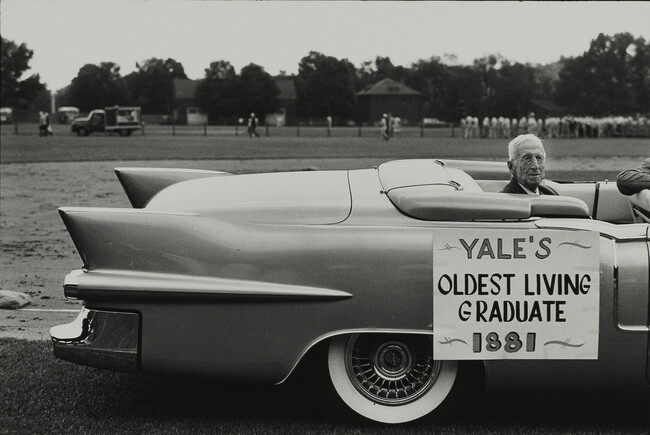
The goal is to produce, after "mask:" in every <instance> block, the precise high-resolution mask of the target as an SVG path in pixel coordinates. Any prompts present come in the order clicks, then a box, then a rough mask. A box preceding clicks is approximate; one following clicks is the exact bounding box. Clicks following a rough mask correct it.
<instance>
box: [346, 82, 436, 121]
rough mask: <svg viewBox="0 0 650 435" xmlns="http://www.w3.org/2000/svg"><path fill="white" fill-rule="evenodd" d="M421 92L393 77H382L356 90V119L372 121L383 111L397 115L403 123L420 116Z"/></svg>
mask: <svg viewBox="0 0 650 435" xmlns="http://www.w3.org/2000/svg"><path fill="white" fill-rule="evenodd" d="M422 98H423V95H422V93H420V92H418V91H416V90H414V89H411V88H409V87H408V86H406V85H405V84H403V83H399V82H396V81H395V80H393V79H383V80H380V81H378V82H377V83H375V84H373V85H370V86H368V87H367V88H366V89H363V90H361V91H359V92H357V119H358V120H359V121H360V122H366V123H374V122H377V121H379V120H380V119H381V117H382V115H383V114H384V113H391V114H392V115H393V116H399V117H400V118H401V119H402V122H403V123H409V122H410V123H416V122H418V121H419V119H420V118H421V106H422Z"/></svg>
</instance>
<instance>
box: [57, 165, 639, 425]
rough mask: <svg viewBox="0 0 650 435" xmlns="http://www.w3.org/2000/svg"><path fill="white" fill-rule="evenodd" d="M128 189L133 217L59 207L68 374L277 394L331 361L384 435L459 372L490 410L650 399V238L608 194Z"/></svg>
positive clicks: (126, 212)
mask: <svg viewBox="0 0 650 435" xmlns="http://www.w3.org/2000/svg"><path fill="white" fill-rule="evenodd" d="M116 173H117V176H118V178H119V180H120V182H121V183H122V185H123V187H124V190H125V191H126V194H127V196H128V198H129V200H130V202H131V204H132V206H133V208H132V209H131V208H130V209H109V208H61V209H60V215H61V217H62V219H63V221H64V223H65V225H66V227H67V229H68V232H69V233H70V236H71V237H72V239H73V240H74V243H75V245H76V247H77V250H78V253H79V255H80V256H81V259H82V261H83V266H82V268H81V269H79V270H75V271H72V272H70V273H69V274H68V275H67V276H66V278H65V283H64V291H65V295H66V297H68V298H74V299H80V300H83V301H84V308H83V310H82V311H81V313H80V314H79V316H78V318H77V319H76V321H74V322H73V323H70V324H67V325H60V326H55V327H53V328H52V329H51V335H52V340H53V344H54V353H55V355H56V356H57V357H59V358H62V359H64V360H68V361H72V362H75V363H79V364H86V365H90V366H95V367H99V368H103V369H110V370H119V371H134V372H135V371H141V372H157V373H174V374H191V375H199V376H211V377H217V378H220V379H226V380H229V381H230V380H241V381H246V382H251V381H255V382H267V383H276V384H277V383H281V382H283V381H284V380H286V379H287V378H288V377H289V376H290V375H291V374H292V372H294V369H296V367H297V366H298V365H299V364H300V363H301V361H303V360H304V359H305V356H306V355H307V354H310V355H313V354H312V353H310V352H312V351H313V349H315V348H316V347H319V348H322V347H323V346H327V348H326V352H327V366H328V367H329V374H330V378H331V383H332V384H333V387H334V389H335V390H336V392H337V393H338V394H339V395H340V397H341V398H342V400H343V401H344V402H345V403H346V404H347V405H348V406H349V407H350V408H352V409H353V410H354V411H356V412H357V413H358V414H361V415H363V416H365V417H367V418H369V419H372V420H376V421H380V422H386V423H399V422H407V421H411V420H414V419H416V418H419V417H422V416H424V415H426V414H428V413H430V412H432V411H433V410H435V409H436V408H438V406H439V405H440V404H441V403H442V402H443V401H444V400H445V398H446V397H447V396H448V393H450V391H451V390H452V388H453V387H454V385H455V383H456V381H457V378H460V376H462V374H463V371H462V370H461V371H459V370H458V367H459V365H460V364H461V363H462V366H463V367H465V365H468V366H471V367H478V368H479V369H480V371H481V372H482V374H483V376H482V377H481V379H482V381H483V382H484V388H485V391H486V393H487V394H488V395H492V396H501V395H510V396H512V395H514V394H517V393H522V392H524V393H525V394H526V395H527V397H529V398H530V397H531V396H535V397H536V396H539V395H542V394H545V393H550V394H552V395H556V396H559V395H562V396H564V395H566V394H569V393H577V394H592V393H597V392H607V394H608V395H610V396H611V397H617V395H621V396H624V397H630V396H631V395H634V394H639V395H641V396H643V397H645V396H646V395H647V393H648V382H649V380H650V343H649V333H648V331H649V321H648V318H649V308H648V307H649V300H650V298H649V295H650V290H649V275H650V270H649V250H650V241H649V240H650V239H649V231H650V225H649V224H648V223H647V222H645V221H644V220H643V219H642V215H641V214H637V213H636V212H635V210H634V209H633V207H632V205H631V204H630V202H629V201H628V199H627V198H626V197H624V196H622V195H620V194H619V193H618V191H617V190H616V186H615V185H614V184H612V183H607V182H585V183H558V182H552V181H547V183H549V184H552V185H553V187H554V188H555V189H556V190H557V191H558V192H559V193H560V196H553V197H551V196H539V197H533V196H526V195H508V194H501V193H498V190H499V189H500V188H501V186H503V185H504V184H505V183H506V182H507V180H508V178H509V174H508V173H507V169H506V168H505V165H503V164H499V163H493V162H492V163H490V162H472V161H452V160H448V161H439V160H433V159H427V160H425V159H423V160H398V161H390V162H387V163H384V164H382V165H380V166H379V167H376V168H372V169H358V170H350V171H342V170H334V171H296V172H285V173H268V174H248V175H231V174H228V173H224V172H216V171H203V170H183V169H152V168H118V169H116ZM324 358H325V354H324V353H323V359H324ZM323 363H325V362H324V361H323ZM457 375H458V376H457ZM456 385H457V383H456Z"/></svg>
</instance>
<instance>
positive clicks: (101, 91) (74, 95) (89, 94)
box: [68, 62, 133, 111]
mask: <svg viewBox="0 0 650 435" xmlns="http://www.w3.org/2000/svg"><path fill="white" fill-rule="evenodd" d="M68 95H69V98H70V102H71V103H72V104H73V105H75V106H77V107H79V108H80V109H81V110H83V111H88V110H92V109H99V108H104V107H106V106H113V105H116V104H117V105H129V104H133V103H132V98H131V95H130V94H129V91H128V89H127V87H126V83H125V82H124V79H123V78H122V76H121V75H120V66H119V65H117V64H115V63H113V62H102V63H101V64H99V66H97V65H93V64H86V65H84V66H82V67H81V69H79V73H78V74H77V77H75V78H74V79H72V83H71V84H70V87H69V89H68Z"/></svg>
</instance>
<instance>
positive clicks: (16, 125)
mask: <svg viewBox="0 0 650 435" xmlns="http://www.w3.org/2000/svg"><path fill="white" fill-rule="evenodd" d="M14 134H18V121H16V120H14Z"/></svg>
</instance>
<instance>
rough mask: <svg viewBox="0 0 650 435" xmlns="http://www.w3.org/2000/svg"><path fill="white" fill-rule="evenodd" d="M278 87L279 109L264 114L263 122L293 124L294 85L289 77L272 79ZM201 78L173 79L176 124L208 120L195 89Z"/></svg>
mask: <svg viewBox="0 0 650 435" xmlns="http://www.w3.org/2000/svg"><path fill="white" fill-rule="evenodd" d="M274 80H275V83H276V85H277V86H278V88H279V89H280V95H278V100H279V103H280V109H279V110H278V111H277V112H276V113H273V114H268V115H266V119H265V122H267V123H269V124H270V125H293V124H295V122H296V87H295V84H294V81H293V79H292V78H290V77H277V78H275V79H274ZM200 83H201V80H190V79H174V115H173V116H174V121H175V122H176V124H183V125H185V124H188V125H196V124H199V125H201V124H204V123H206V122H209V120H208V116H207V114H206V113H205V112H204V111H203V109H201V106H200V104H199V102H198V99H197V97H196V90H197V88H198V86H199V84H200Z"/></svg>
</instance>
